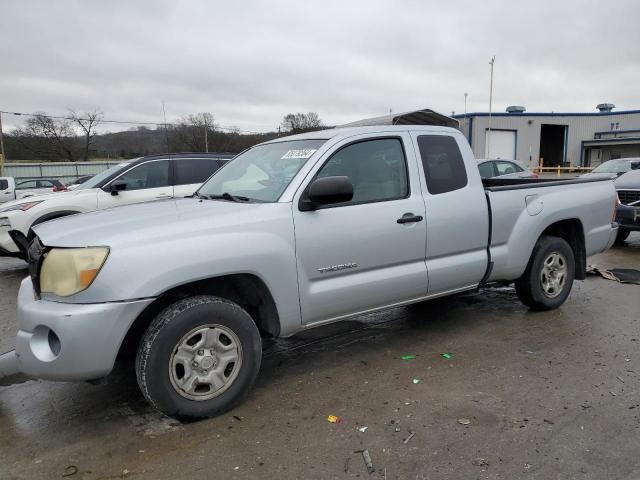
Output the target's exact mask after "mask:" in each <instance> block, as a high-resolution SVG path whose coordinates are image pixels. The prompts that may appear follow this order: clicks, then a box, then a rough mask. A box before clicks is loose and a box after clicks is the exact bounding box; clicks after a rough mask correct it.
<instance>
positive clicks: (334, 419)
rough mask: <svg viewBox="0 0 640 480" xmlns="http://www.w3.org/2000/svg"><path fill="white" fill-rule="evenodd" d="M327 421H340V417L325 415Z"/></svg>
mask: <svg viewBox="0 0 640 480" xmlns="http://www.w3.org/2000/svg"><path fill="white" fill-rule="evenodd" d="M327 422H329V423H342V417H339V416H338V415H329V416H328V417H327Z"/></svg>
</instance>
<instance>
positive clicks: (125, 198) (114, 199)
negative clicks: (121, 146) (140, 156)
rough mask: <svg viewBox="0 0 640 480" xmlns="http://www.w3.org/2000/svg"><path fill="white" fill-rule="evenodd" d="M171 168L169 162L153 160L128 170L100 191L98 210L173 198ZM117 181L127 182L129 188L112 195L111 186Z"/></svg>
mask: <svg viewBox="0 0 640 480" xmlns="http://www.w3.org/2000/svg"><path fill="white" fill-rule="evenodd" d="M169 167H170V164H169V160H151V161H149V162H145V163H142V164H140V165H136V166H135V167H133V168H131V169H129V170H127V171H126V172H124V173H123V174H122V175H120V176H119V177H116V178H115V179H113V180H112V181H111V182H109V184H107V185H106V186H105V187H104V189H103V190H99V191H98V209H103V208H110V207H117V206H119V205H129V204H132V203H140V202H149V201H152V200H162V199H167V198H172V197H173V186H172V185H171V183H172V182H171V178H170V176H171V175H170V168H169ZM115 181H121V182H125V184H126V185H127V186H126V188H125V190H123V191H120V192H118V194H117V195H112V194H111V192H110V191H109V186H110V185H111V184H112V183H113V182H115ZM105 190H106V191H105Z"/></svg>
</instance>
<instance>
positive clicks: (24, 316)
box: [0, 278, 153, 385]
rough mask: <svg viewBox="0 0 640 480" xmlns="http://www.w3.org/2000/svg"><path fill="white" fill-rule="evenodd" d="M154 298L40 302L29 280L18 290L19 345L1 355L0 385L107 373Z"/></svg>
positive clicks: (84, 378)
mask: <svg viewBox="0 0 640 480" xmlns="http://www.w3.org/2000/svg"><path fill="white" fill-rule="evenodd" d="M152 301H153V299H142V300H133V301H123V302H110V303H92V304H77V303H59V302H53V301H48V300H38V299H36V298H35V295H34V291H33V285H32V284H31V280H30V279H29V278H26V279H25V280H23V282H22V284H21V285H20V292H19V293H18V324H19V330H18V334H17V336H16V347H15V350H14V351H11V352H8V353H5V354H3V355H1V356H0V385H6V384H8V383H15V381H18V382H19V381H21V379H22V378H23V376H27V377H31V378H41V379H45V380H62V381H74V380H95V379H98V378H101V377H104V376H106V375H107V374H108V373H109V372H110V371H111V369H112V368H113V365H114V362H115V359H116V356H117V354H118V351H119V349H120V345H121V344H122V340H123V339H124V337H125V335H126V333H127V332H128V330H129V327H130V326H131V324H132V323H133V322H134V321H135V319H136V318H137V317H138V315H140V313H141V312H142V311H143V310H144V308H145V307H146V306H147V305H149V304H150V303H151V302H152Z"/></svg>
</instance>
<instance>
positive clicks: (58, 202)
mask: <svg viewBox="0 0 640 480" xmlns="http://www.w3.org/2000/svg"><path fill="white" fill-rule="evenodd" d="M227 161H228V159H224V158H220V156H219V155H215V154H206V153H204V154H201V153H197V154H195V153H194V154H172V155H156V156H151V157H141V158H137V159H134V160H130V161H126V162H123V163H120V164H119V165H116V166H114V167H111V168H110V169H108V170H105V171H104V172H102V173H99V174H98V175H95V176H94V177H93V178H91V179H90V180H88V181H87V182H85V183H83V184H82V185H80V186H78V188H76V189H75V190H72V191H68V192H61V193H57V194H55V195H36V196H32V197H28V198H23V199H19V200H15V201H13V202H8V203H5V204H3V205H1V206H0V256H11V257H18V258H22V259H23V260H26V259H27V249H28V245H29V241H30V240H31V238H32V237H33V232H32V230H31V227H33V226H34V225H37V224H39V223H42V222H45V221H48V220H53V219H56V218H59V217H65V216H67V215H73V214H76V213H85V212H91V211H94V210H102V209H104V208H111V207H117V206H119V205H128V204H131V203H139V202H147V201H151V200H161V199H167V198H174V197H185V196H188V195H192V194H193V193H194V192H195V191H196V189H197V188H198V187H199V186H200V185H201V184H202V182H204V181H205V180H206V179H207V178H209V177H210V176H211V175H212V174H213V173H214V172H215V171H216V170H218V169H219V168H220V167H221V166H222V165H223V164H224V163H226V162H227Z"/></svg>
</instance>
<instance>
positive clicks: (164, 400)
mask: <svg viewBox="0 0 640 480" xmlns="http://www.w3.org/2000/svg"><path fill="white" fill-rule="evenodd" d="M261 360H262V342H261V339H260V332H259V331H258V328H257V326H256V324H255V323H254V321H253V319H252V318H251V317H250V316H249V314H248V313H247V312H246V311H245V310H243V309H242V308H241V307H240V306H239V305H237V304H235V303H233V302H230V301H228V300H225V299H223V298H218V297H213V296H205V295H203V296H196V297H190V298H186V299H183V300H179V301H177V302H176V303H174V304H172V305H170V306H169V307H167V308H166V309H164V310H163V311H162V312H160V314H159V315H158V316H157V317H156V318H155V319H154V320H153V322H152V323H151V325H150V326H149V328H148V329H147V331H146V333H145V334H144V336H143V338H142V340H141V342H140V346H139V347H138V353H137V356H136V376H137V378H138V384H139V385H140V389H141V390H142V394H143V395H144V397H145V398H146V399H147V400H148V401H149V403H150V404H151V405H153V406H154V407H155V408H157V409H158V410H160V411H161V412H163V413H165V414H167V415H169V416H172V417H177V418H185V419H198V418H206V417H214V416H217V415H220V414H222V413H224V412H226V411H228V410H230V409H232V408H233V407H234V406H236V405H237V404H238V403H240V402H241V401H242V400H243V399H244V398H245V397H246V396H247V395H248V393H249V390H250V389H251V387H252V385H253V383H254V381H255V379H256V376H257V375H258V371H259V370H260V362H261Z"/></svg>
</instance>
